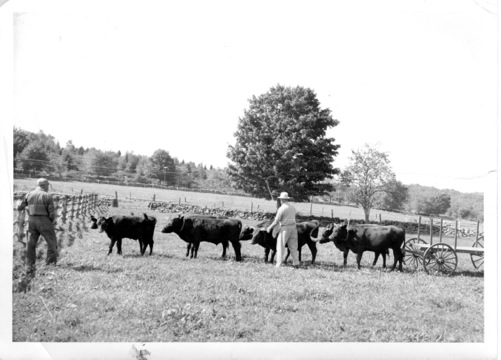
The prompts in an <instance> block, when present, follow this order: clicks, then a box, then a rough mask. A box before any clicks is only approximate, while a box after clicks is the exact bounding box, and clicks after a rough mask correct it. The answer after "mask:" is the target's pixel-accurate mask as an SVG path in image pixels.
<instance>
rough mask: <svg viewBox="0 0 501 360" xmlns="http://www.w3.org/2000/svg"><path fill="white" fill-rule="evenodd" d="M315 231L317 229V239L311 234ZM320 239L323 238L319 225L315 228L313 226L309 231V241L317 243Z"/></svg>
mask: <svg viewBox="0 0 501 360" xmlns="http://www.w3.org/2000/svg"><path fill="white" fill-rule="evenodd" d="M317 229H318V235H317V238H316V239H315V238H314V237H313V236H312V235H311V234H313V232H314V231H315V230H317ZM322 237H323V234H322V233H321V231H320V223H318V225H317V226H315V227H314V228H313V229H311V231H310V239H311V241H314V242H319V241H320V240H322Z"/></svg>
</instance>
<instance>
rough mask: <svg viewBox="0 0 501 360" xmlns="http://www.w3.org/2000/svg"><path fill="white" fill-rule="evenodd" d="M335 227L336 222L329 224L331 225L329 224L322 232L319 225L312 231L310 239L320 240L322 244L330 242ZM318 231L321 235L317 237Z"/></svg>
mask: <svg viewBox="0 0 501 360" xmlns="http://www.w3.org/2000/svg"><path fill="white" fill-rule="evenodd" d="M334 228H335V225H334V224H329V225H327V227H326V228H325V230H324V231H323V232H321V231H320V230H318V229H319V227H316V228H314V229H313V230H312V231H311V232H310V239H311V240H312V241H314V242H320V244H325V243H328V242H329V241H332V238H331V236H332V233H333V231H334ZM317 232H318V233H319V236H318V237H317V238H315V235H317Z"/></svg>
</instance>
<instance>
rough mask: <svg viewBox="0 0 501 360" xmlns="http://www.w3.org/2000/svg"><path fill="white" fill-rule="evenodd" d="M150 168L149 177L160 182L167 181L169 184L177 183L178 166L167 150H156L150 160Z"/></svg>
mask: <svg viewBox="0 0 501 360" xmlns="http://www.w3.org/2000/svg"><path fill="white" fill-rule="evenodd" d="M149 165H150V166H149V167H148V168H147V175H148V176H149V177H151V178H154V179H158V180H165V181H166V182H167V183H174V182H175V181H176V165H175V163H174V159H173V158H172V157H171V156H170V155H169V153H168V152H167V151H165V150H161V149H159V150H156V151H155V152H154V153H153V155H152V156H151V158H150V164H149Z"/></svg>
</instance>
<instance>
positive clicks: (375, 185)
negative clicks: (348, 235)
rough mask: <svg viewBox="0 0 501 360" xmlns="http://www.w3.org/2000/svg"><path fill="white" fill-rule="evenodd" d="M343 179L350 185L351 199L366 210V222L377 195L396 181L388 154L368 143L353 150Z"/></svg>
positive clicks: (342, 175) (385, 190) (342, 176)
mask: <svg viewBox="0 0 501 360" xmlns="http://www.w3.org/2000/svg"><path fill="white" fill-rule="evenodd" d="M341 179H342V181H343V183H345V184H346V185H347V186H348V187H349V194H350V196H349V197H350V200H351V201H353V202H354V203H355V204H357V205H359V206H361V207H362V209H363V210H364V214H365V222H369V215H370V211H371V208H373V207H374V204H375V201H376V200H377V195H378V194H380V193H383V192H387V191H388V190H389V188H390V185H391V184H394V183H395V181H396V179H395V174H394V173H393V171H392V169H391V167H390V160H389V159H388V155H387V154H386V153H383V152H381V151H378V150H377V149H376V148H374V147H371V146H370V145H368V144H365V145H364V146H363V147H362V148H361V149H358V150H353V151H352V156H351V157H350V165H349V166H348V167H347V168H346V169H345V171H343V173H342V174H341Z"/></svg>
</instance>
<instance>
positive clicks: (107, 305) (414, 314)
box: [13, 180, 484, 343]
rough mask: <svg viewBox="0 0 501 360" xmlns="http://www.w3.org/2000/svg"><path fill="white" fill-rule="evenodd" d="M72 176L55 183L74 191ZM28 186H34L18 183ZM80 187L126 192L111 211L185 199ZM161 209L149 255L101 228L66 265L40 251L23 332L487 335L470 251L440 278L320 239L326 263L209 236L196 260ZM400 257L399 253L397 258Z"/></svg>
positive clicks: (116, 338)
mask: <svg viewBox="0 0 501 360" xmlns="http://www.w3.org/2000/svg"><path fill="white" fill-rule="evenodd" d="M72 185H74V184H63V183H53V186H54V188H55V190H57V191H62V192H67V191H66V190H67V189H68V188H67V187H68V186H69V187H71V186H72ZM17 186H23V185H22V184H19V183H18V181H17V180H16V187H17ZM84 186H88V188H84ZM80 189H84V191H86V192H87V191H95V192H98V193H100V194H106V191H109V192H110V194H109V195H113V196H114V192H115V189H116V190H117V191H118V193H119V198H121V197H123V198H124V199H123V201H121V202H120V207H119V208H110V209H109V214H110V215H113V214H130V213H131V212H134V213H141V212H143V211H147V202H146V201H134V200H127V199H126V198H127V197H129V196H128V194H127V192H128V191H130V192H131V193H132V198H140V197H141V196H143V195H144V198H145V199H148V198H150V195H151V191H154V192H155V193H156V194H157V199H158V200H166V201H177V199H176V197H181V198H182V199H183V201H184V197H183V196H182V195H181V194H179V195H178V194H173V193H171V192H169V194H167V193H165V194H164V193H161V191H160V190H156V189H155V190H153V189H144V192H142V191H143V189H138V190H137V191H136V188H130V189H129V188H121V187H109V186H108V187H107V186H104V185H94V184H78V186H75V191H78V192H79V191H80ZM120 191H122V193H121V192H120ZM133 191H136V192H133ZM147 191H149V192H147ZM121 194H122V195H121ZM183 195H186V197H187V201H188V202H193V203H196V204H200V205H204V203H203V202H204V201H206V202H207V203H210V202H211V201H214V198H213V197H212V196H214V195H212V194H198V193H185V194H183ZM163 196H165V197H166V198H165V199H163V198H162V197H163ZM168 196H171V198H170V199H169V198H167V197H168ZM197 196H198V197H199V198H200V201H197ZM217 197H218V198H217V201H224V202H225V206H230V204H231V206H243V205H242V204H249V203H250V201H256V200H255V199H250V198H242V199H240V198H239V199H237V198H235V197H232V199H233V200H232V201H233V203H231V200H229V199H228V198H226V197H224V196H221V197H219V195H217ZM221 199H222V200H221ZM269 203H270V204H268V206H270V207H271V209H273V206H274V204H272V203H271V202H269ZM260 204H261V203H260ZM265 204H266V202H264V201H263V205H262V206H263V207H264V206H265ZM209 205H210V204H209ZM305 205H307V206H309V204H305ZM254 206H256V203H254ZM339 211H341V210H339ZM352 214H353V213H352ZM153 215H156V216H157V219H158V224H157V227H156V231H155V246H154V250H153V255H152V256H144V257H142V256H140V254H139V245H138V243H137V242H136V241H133V240H129V239H125V240H124V243H123V256H119V255H117V254H116V250H115V251H114V253H113V254H112V255H110V256H106V254H107V249H108V246H109V240H108V238H107V237H106V235H105V234H99V233H97V232H96V231H94V230H89V231H88V232H84V234H83V238H82V239H77V240H76V241H75V243H74V244H73V245H72V246H66V247H65V248H64V249H63V251H62V254H61V257H60V261H59V263H58V265H57V266H56V267H46V266H45V265H43V259H39V260H38V272H37V277H36V278H35V279H34V281H33V287H32V290H31V291H28V292H26V293H17V292H16V293H13V341H15V342H39V341H41V342H209V341H210V342H290V341H301V342H426V343H443V342H474V343H479V342H483V340H484V318H483V316H484V315H483V314H484V278H483V271H478V270H475V269H474V268H473V266H472V264H471V261H470V259H469V256H468V255H464V254H459V255H458V257H459V263H458V268H457V270H456V272H455V273H454V274H453V275H452V276H449V277H447V276H441V275H436V276H430V275H428V274H426V273H425V272H424V271H423V270H422V269H418V270H414V269H410V268H408V267H406V266H405V265H404V271H403V272H391V271H388V270H383V269H382V268H381V260H379V261H380V262H379V263H378V264H377V265H376V266H375V267H374V268H372V267H371V266H370V264H371V263H372V260H373V255H372V254H371V253H365V254H364V257H363V259H362V265H363V269H362V270H360V271H359V270H357V269H356V266H355V265H356V263H355V257H354V255H353V254H350V255H349V258H348V266H347V267H346V268H344V267H342V266H341V265H342V253H341V252H339V251H338V250H336V249H335V248H334V246H333V245H332V244H325V245H322V244H319V245H318V254H317V261H316V264H315V265H311V264H310V261H311V254H310V252H309V249H308V248H307V247H304V248H303V259H302V260H303V262H302V267H301V268H300V269H293V268H292V267H291V266H287V267H284V268H281V269H276V268H275V267H274V266H272V265H270V264H265V263H264V261H263V253H264V250H263V249H262V248H261V247H259V246H258V245H255V246H253V245H251V244H250V242H248V241H247V242H242V256H243V261H242V262H236V261H235V260H234V252H233V249H232V248H231V247H230V249H229V252H228V256H227V258H226V259H222V258H221V253H222V247H221V246H215V245H213V244H209V243H202V244H201V246H200V250H199V253H198V259H191V260H190V259H189V258H186V257H185V252H186V245H185V243H184V242H183V241H182V240H180V239H179V238H178V237H177V236H176V235H172V234H163V233H161V232H160V230H161V229H162V227H163V226H164V224H165V223H166V221H167V217H168V215H169V214H163V213H153ZM245 223H246V224H249V225H253V224H252V223H250V222H245ZM408 236H410V235H408ZM464 241H465V242H467V243H469V242H471V239H466V240H464ZM42 248H45V245H44V246H43V247H42ZM392 262H393V257H392V256H391V257H390V259H389V262H388V263H389V264H392Z"/></svg>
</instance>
